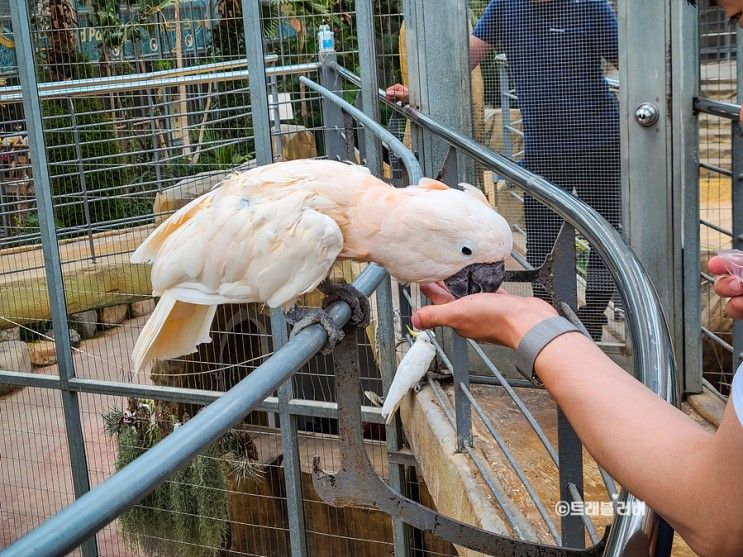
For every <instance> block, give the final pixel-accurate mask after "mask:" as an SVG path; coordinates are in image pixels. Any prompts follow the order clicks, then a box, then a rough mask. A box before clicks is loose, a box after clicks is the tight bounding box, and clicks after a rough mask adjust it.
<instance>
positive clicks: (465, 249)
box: [462, 246, 472, 257]
mask: <svg viewBox="0 0 743 557" xmlns="http://www.w3.org/2000/svg"><path fill="white" fill-rule="evenodd" d="M462 255H466V256H467V257H469V256H470V255H472V248H471V247H469V246H462Z"/></svg>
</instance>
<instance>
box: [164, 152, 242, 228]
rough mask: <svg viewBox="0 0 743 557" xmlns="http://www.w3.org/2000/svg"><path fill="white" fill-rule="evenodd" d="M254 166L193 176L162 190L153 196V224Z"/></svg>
mask: <svg viewBox="0 0 743 557" xmlns="http://www.w3.org/2000/svg"><path fill="white" fill-rule="evenodd" d="M255 166H256V164H255V162H254V161H248V162H247V163H245V164H242V165H240V166H238V167H236V168H234V169H232V170H229V171H226V172H201V173H199V174H194V175H193V176H188V177H186V178H184V179H183V180H181V181H180V182H178V183H177V184H176V185H174V186H171V187H169V188H167V189H164V190H163V191H161V192H160V193H158V194H157V196H155V202H154V204H153V205H152V212H153V213H154V214H155V223H156V224H159V223H161V222H162V221H164V220H165V219H166V218H168V216H170V214H171V213H173V212H175V211H177V210H178V209H180V208H181V207H183V206H184V205H186V204H188V202H189V201H191V200H193V199H196V198H197V197H199V196H200V195H203V194H205V193H206V192H208V191H209V190H211V189H212V188H213V187H214V186H216V185H218V184H219V183H221V182H222V181H223V180H224V179H225V178H227V177H228V176H229V175H230V174H232V173H233V172H236V171H244V170H250V169H251V168H255Z"/></svg>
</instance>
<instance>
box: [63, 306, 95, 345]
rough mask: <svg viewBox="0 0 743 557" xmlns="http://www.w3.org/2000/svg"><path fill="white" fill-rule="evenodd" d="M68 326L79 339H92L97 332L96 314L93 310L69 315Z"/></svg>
mask: <svg viewBox="0 0 743 557" xmlns="http://www.w3.org/2000/svg"><path fill="white" fill-rule="evenodd" d="M69 324H70V328H72V329H74V330H75V331H76V332H77V333H78V334H79V335H80V338H81V339H89V338H93V337H94V336H95V333H96V331H97V330H98V313H97V312H96V311H95V310H94V309H91V310H90V311H83V312H81V313H75V314H73V315H70V318H69Z"/></svg>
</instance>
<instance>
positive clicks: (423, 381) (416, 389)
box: [413, 378, 428, 394]
mask: <svg viewBox="0 0 743 557" xmlns="http://www.w3.org/2000/svg"><path fill="white" fill-rule="evenodd" d="M427 383H428V381H427V380H426V379H425V378H424V379H421V380H420V381H418V382H417V383H416V384H415V385H413V392H414V393H415V394H418V393H419V392H421V391H422V390H423V387H425V386H426V384H427Z"/></svg>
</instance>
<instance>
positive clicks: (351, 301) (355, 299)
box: [319, 279, 371, 329]
mask: <svg viewBox="0 0 743 557" xmlns="http://www.w3.org/2000/svg"><path fill="white" fill-rule="evenodd" d="M319 290H320V292H322V293H323V294H325V300H324V301H323V304H322V306H323V307H324V308H326V307H328V306H329V305H330V304H332V303H333V302H335V301H337V300H343V301H344V302H346V303H348V305H349V306H351V310H352V311H353V313H352V314H351V321H349V324H350V325H351V326H352V327H355V328H358V329H364V328H366V326H367V325H368V324H369V323H370V322H371V304H370V303H369V298H367V297H366V296H364V295H363V294H362V293H361V292H359V291H358V290H357V289H356V288H355V287H354V286H353V285H352V284H346V283H338V282H333V281H331V280H330V279H325V280H324V281H322V282H321V283H320V286H319Z"/></svg>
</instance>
